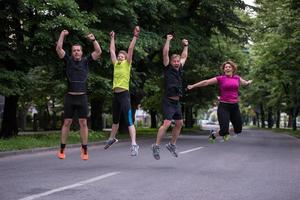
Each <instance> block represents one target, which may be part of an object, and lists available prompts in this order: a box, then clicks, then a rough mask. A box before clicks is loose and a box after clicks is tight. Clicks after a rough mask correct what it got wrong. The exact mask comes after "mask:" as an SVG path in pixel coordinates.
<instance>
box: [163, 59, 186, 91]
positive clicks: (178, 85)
mask: <svg viewBox="0 0 300 200" xmlns="http://www.w3.org/2000/svg"><path fill="white" fill-rule="evenodd" d="M182 71H183V70H182V65H181V64H180V67H179V69H178V70H176V69H175V68H174V67H172V65H170V64H169V65H168V66H166V67H164V80H165V96H166V97H173V96H179V97H182Z"/></svg>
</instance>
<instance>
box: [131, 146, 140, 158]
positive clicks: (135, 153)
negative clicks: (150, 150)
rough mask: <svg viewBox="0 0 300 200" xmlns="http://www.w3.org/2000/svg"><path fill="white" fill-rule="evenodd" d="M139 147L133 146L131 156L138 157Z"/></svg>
mask: <svg viewBox="0 0 300 200" xmlns="http://www.w3.org/2000/svg"><path fill="white" fill-rule="evenodd" d="M139 148H140V147H139V145H137V144H136V145H131V148H130V152H131V156H137V155H138V154H139Z"/></svg>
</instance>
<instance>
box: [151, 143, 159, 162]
mask: <svg viewBox="0 0 300 200" xmlns="http://www.w3.org/2000/svg"><path fill="white" fill-rule="evenodd" d="M159 151H160V147H159V145H156V144H152V154H153V157H154V158H155V159H156V160H159V159H160V156H159Z"/></svg>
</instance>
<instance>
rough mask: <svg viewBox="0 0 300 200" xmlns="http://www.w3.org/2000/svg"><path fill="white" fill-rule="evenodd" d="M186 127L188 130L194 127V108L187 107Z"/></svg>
mask: <svg viewBox="0 0 300 200" xmlns="http://www.w3.org/2000/svg"><path fill="white" fill-rule="evenodd" d="M184 108H185V127H186V128H192V127H193V112H192V108H193V107H192V106H190V105H185V107H184Z"/></svg>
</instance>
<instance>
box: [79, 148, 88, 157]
mask: <svg viewBox="0 0 300 200" xmlns="http://www.w3.org/2000/svg"><path fill="white" fill-rule="evenodd" d="M80 156H81V159H82V160H88V159H89V154H88V150H87V149H83V148H81V154H80Z"/></svg>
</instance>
